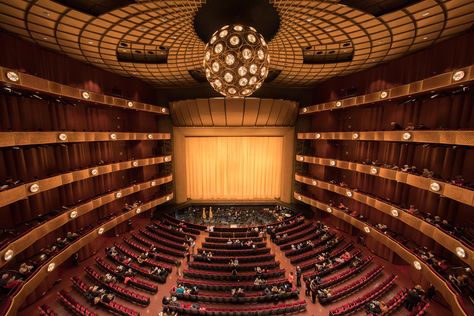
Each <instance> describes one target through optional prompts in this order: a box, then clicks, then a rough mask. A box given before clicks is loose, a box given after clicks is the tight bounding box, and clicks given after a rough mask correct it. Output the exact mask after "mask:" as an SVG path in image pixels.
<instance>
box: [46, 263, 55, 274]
mask: <svg viewBox="0 0 474 316" xmlns="http://www.w3.org/2000/svg"><path fill="white" fill-rule="evenodd" d="M55 267H56V264H55V263H54V262H51V263H50V264H48V268H47V269H46V270H48V272H53V270H54V268H55Z"/></svg>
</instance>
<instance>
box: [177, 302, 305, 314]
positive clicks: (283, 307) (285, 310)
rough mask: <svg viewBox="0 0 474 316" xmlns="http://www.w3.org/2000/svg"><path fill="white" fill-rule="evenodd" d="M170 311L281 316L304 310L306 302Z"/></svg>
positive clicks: (178, 307) (182, 306) (182, 307)
mask: <svg viewBox="0 0 474 316" xmlns="http://www.w3.org/2000/svg"><path fill="white" fill-rule="evenodd" d="M170 309H171V310H172V311H176V312H178V314H179V315H222V316H224V315H225V316H242V315H246V316H253V315H283V314H290V313H297V312H302V311H305V310H306V302H305V301H300V302H297V303H293V304H279V305H274V306H264V307H251V308H242V309H234V308H200V309H195V308H192V307H191V305H190V304H184V305H179V306H170Z"/></svg>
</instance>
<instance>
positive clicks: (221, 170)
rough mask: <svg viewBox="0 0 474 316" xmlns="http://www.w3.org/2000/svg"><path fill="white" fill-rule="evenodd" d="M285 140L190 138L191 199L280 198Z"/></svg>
mask: <svg viewBox="0 0 474 316" xmlns="http://www.w3.org/2000/svg"><path fill="white" fill-rule="evenodd" d="M282 151H283V137H186V178H187V197H188V198H190V199H193V200H268V199H274V198H279V197H280V192H281V169H282V165H281V164H282Z"/></svg>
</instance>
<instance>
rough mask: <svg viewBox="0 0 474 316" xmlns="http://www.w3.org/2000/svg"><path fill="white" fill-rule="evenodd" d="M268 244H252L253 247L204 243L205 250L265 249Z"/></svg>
mask: <svg viewBox="0 0 474 316" xmlns="http://www.w3.org/2000/svg"><path fill="white" fill-rule="evenodd" d="M266 245H267V244H266V243H265V242H252V245H251V246H247V245H245V244H223V243H210V242H203V243H202V247H203V248H209V249H252V248H264V247H265V246H266Z"/></svg>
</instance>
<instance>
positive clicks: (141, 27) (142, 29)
mask: <svg viewBox="0 0 474 316" xmlns="http://www.w3.org/2000/svg"><path fill="white" fill-rule="evenodd" d="M138 29H139V30H140V31H146V30H147V28H146V27H143V26H140V27H139V28H138Z"/></svg>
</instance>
